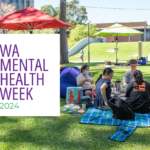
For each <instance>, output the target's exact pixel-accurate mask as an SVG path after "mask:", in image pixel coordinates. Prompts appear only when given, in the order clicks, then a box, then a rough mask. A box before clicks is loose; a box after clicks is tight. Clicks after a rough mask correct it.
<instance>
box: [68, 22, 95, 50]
mask: <svg viewBox="0 0 150 150" xmlns="http://www.w3.org/2000/svg"><path fill="white" fill-rule="evenodd" d="M97 31H98V29H97V28H96V27H95V25H93V24H90V25H89V36H90V37H91V38H94V33H96V32H97ZM87 37H88V25H76V27H75V28H74V29H72V30H71V31H70V35H69V39H68V45H69V49H70V48H72V47H73V46H74V45H75V44H76V43H77V42H79V41H80V40H82V39H84V38H87Z"/></svg>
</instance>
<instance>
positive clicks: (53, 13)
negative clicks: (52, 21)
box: [41, 5, 59, 18]
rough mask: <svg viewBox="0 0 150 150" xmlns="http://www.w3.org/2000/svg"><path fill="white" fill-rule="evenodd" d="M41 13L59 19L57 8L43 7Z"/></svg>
mask: <svg viewBox="0 0 150 150" xmlns="http://www.w3.org/2000/svg"><path fill="white" fill-rule="evenodd" d="M41 11H43V12H45V13H47V14H49V15H50V16H53V17H55V18H59V8H58V7H56V8H54V7H53V6H52V5H45V6H42V7H41Z"/></svg>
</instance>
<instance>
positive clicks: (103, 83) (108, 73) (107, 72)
mask: <svg viewBox="0 0 150 150" xmlns="http://www.w3.org/2000/svg"><path fill="white" fill-rule="evenodd" d="M113 75H114V71H113V70H112V69H111V68H105V69H104V71H103V73H102V74H100V76H99V78H98V79H97V81H96V82H95V84H96V99H95V100H94V107H99V106H105V107H106V108H109V105H108V100H110V99H111V79H112V78H113ZM102 76H104V77H103V78H102Z"/></svg>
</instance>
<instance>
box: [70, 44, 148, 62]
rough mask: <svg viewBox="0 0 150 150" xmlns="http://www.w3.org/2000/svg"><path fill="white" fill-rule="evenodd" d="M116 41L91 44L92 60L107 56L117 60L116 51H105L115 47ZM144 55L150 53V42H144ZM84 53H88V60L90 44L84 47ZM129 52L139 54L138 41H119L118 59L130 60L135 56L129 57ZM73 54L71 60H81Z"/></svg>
mask: <svg viewBox="0 0 150 150" xmlns="http://www.w3.org/2000/svg"><path fill="white" fill-rule="evenodd" d="M115 47H116V43H92V44H90V60H91V61H104V60H106V59H107V58H108V59H109V60H111V61H115V59H116V53H105V51H107V50H108V49H114V48H115ZM142 49H143V51H142V52H143V57H147V56H148V55H149V53H150V42H142ZM84 53H85V54H87V55H86V56H85V57H84V60H85V61H87V60H88V45H87V46H86V47H84ZM129 54H138V42H119V43H118V59H119V60H128V59H131V58H134V57H129V56H130V55H129ZM77 55H79V53H77V54H76V55H73V56H71V57H69V61H81V59H80V58H76V57H75V56H77Z"/></svg>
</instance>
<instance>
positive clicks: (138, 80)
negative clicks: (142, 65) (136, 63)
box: [126, 70, 150, 113]
mask: <svg viewBox="0 0 150 150" xmlns="http://www.w3.org/2000/svg"><path fill="white" fill-rule="evenodd" d="M133 79H134V81H133V82H131V83H130V84H129V85H128V88H127V92H126V97H127V98H128V99H127V102H128V104H129V105H130V106H131V107H132V109H133V111H134V112H135V113H148V112H150V99H149V92H150V83H148V82H147V81H144V80H143V75H142V72H141V71H139V70H136V71H135V72H134V73H133Z"/></svg>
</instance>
